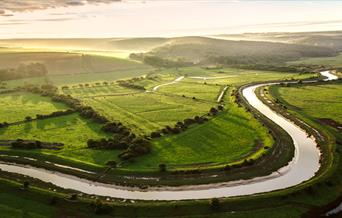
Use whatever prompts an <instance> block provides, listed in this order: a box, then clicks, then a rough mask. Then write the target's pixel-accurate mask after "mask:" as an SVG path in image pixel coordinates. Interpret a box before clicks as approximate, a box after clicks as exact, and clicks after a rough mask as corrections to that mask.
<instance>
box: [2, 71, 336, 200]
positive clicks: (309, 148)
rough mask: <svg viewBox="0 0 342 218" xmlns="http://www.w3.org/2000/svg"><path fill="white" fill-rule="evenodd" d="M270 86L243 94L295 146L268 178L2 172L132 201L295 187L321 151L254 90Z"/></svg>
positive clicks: (314, 167)
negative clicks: (188, 180)
mask: <svg viewBox="0 0 342 218" xmlns="http://www.w3.org/2000/svg"><path fill="white" fill-rule="evenodd" d="M321 74H322V75H324V76H326V77H327V79H329V80H330V79H336V78H335V77H333V75H332V74H330V72H322V73H321ZM177 80H179V81H180V80H181V79H180V78H178V79H177ZM179 81H174V82H173V83H175V82H179ZM268 84H270V83H265V84H260V85H254V86H249V87H246V88H245V89H244V90H243V91H242V93H243V96H244V97H245V98H246V100H247V101H248V103H249V104H250V105H251V106H253V107H254V108H255V109H257V110H258V111H260V112H261V113H262V114H264V115H265V116H267V117H268V118H269V119H271V120H272V121H273V122H275V123H276V124H278V125H279V126H280V127H282V128H283V129H284V130H285V131H286V132H288V133H289V135H290V136H291V137H292V139H293V141H294V144H295V155H294V158H293V159H292V161H291V162H290V163H289V164H288V166H286V167H283V168H281V169H279V170H277V171H276V172H274V173H272V174H271V175H268V176H262V177H256V178H253V179H249V180H239V181H231V182H226V183H215V184H207V185H194V186H180V187H150V188H147V189H138V188H129V187H122V186H116V185H109V184H103V183H97V182H92V181H89V180H85V179H80V178H77V177H75V176H70V175H67V174H62V173H59V172H54V171H49V170H46V169H41V168H35V167H32V166H25V165H14V164H10V163H0V169H1V170H3V171H7V172H13V173H18V174H22V175H26V176H30V177H33V178H36V179H39V180H42V181H44V182H50V183H52V184H54V185H56V186H59V187H62V188H66V189H73V190H77V191H80V192H83V193H86V194H91V195H99V196H108V197H114V198H123V199H132V200H133V199H134V200H185V199H208V198H214V197H216V198H220V197H232V196H242V195H252V194H257V193H263V192H270V191H274V190H279V189H284V188H288V187H291V186H295V185H298V184H300V183H302V182H304V181H307V180H309V179H310V178H312V177H313V176H314V175H315V173H316V172H317V171H318V170H319V167H320V163H319V160H320V151H319V149H318V148H317V144H316V142H315V139H314V138H313V137H308V135H307V134H306V132H305V131H304V130H302V129H301V128H300V127H298V126H296V125H295V124H294V123H292V122H291V121H289V120H287V119H286V118H284V117H283V116H281V115H279V114H277V113H276V112H274V111H272V110H271V109H270V108H269V107H268V106H266V105H265V104H264V103H262V102H261V101H260V100H259V99H258V98H257V96H256V94H255V89H256V88H258V87H260V86H264V85H268ZM159 87H160V86H159ZM157 89H158V88H156V90H157Z"/></svg>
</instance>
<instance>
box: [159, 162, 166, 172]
mask: <svg viewBox="0 0 342 218" xmlns="http://www.w3.org/2000/svg"><path fill="white" fill-rule="evenodd" d="M159 171H160V172H166V164H163V163H162V164H159Z"/></svg>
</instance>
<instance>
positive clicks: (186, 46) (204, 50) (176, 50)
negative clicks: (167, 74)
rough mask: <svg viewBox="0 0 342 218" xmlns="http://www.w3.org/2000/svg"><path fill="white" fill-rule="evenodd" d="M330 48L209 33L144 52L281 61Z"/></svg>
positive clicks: (187, 58) (176, 57)
mask: <svg viewBox="0 0 342 218" xmlns="http://www.w3.org/2000/svg"><path fill="white" fill-rule="evenodd" d="M335 55H337V52H336V51H335V50H333V49H331V48H327V47H320V46H311V45H299V44H285V43H275V42H260V41H259V42H258V41H233V40H222V39H213V38H206V37H181V38H173V39H170V40H169V41H168V42H167V43H166V44H164V45H162V46H160V47H158V48H155V49H153V50H152V51H150V52H148V53H146V54H145V56H155V57H159V58H162V59H168V60H173V61H182V62H191V63H194V64H217V63H218V64H228V65H229V64H255V63H262V64H267V63H274V62H277V63H280V62H282V63H283V62H286V61H290V60H297V59H299V58H302V57H321V56H335Z"/></svg>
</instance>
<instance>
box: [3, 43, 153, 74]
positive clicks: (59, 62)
mask: <svg viewBox="0 0 342 218" xmlns="http://www.w3.org/2000/svg"><path fill="white" fill-rule="evenodd" d="M34 62H38V63H42V64H44V65H45V66H46V68H47V70H48V72H49V74H51V75H56V74H83V73H106V72H113V71H120V70H134V69H136V70H138V71H139V70H146V69H150V67H149V66H147V65H144V64H141V63H138V62H135V61H130V60H125V59H119V58H114V57H106V56H98V55H84V54H79V53H69V52H40V51H29V50H22V51H19V50H16V51H11V50H8V49H0V68H1V69H4V68H15V67H17V66H19V65H20V64H28V63H34Z"/></svg>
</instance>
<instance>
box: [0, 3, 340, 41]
mask: <svg viewBox="0 0 342 218" xmlns="http://www.w3.org/2000/svg"><path fill="white" fill-rule="evenodd" d="M318 30H342V1H327V0H321V1H318V0H316V1H294V0H293V1H286V0H282V1H281V0H278V1H252V0H145V1H139V0H136V1H134V0H126V1H124V0H123V1H116V0H22V1H17V0H0V38H35V37H40V38H59V37H124V36H133V37H136V36H181V35H209V34H231V33H242V32H271V31H272V32H274V31H277V32H280V31H318Z"/></svg>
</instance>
